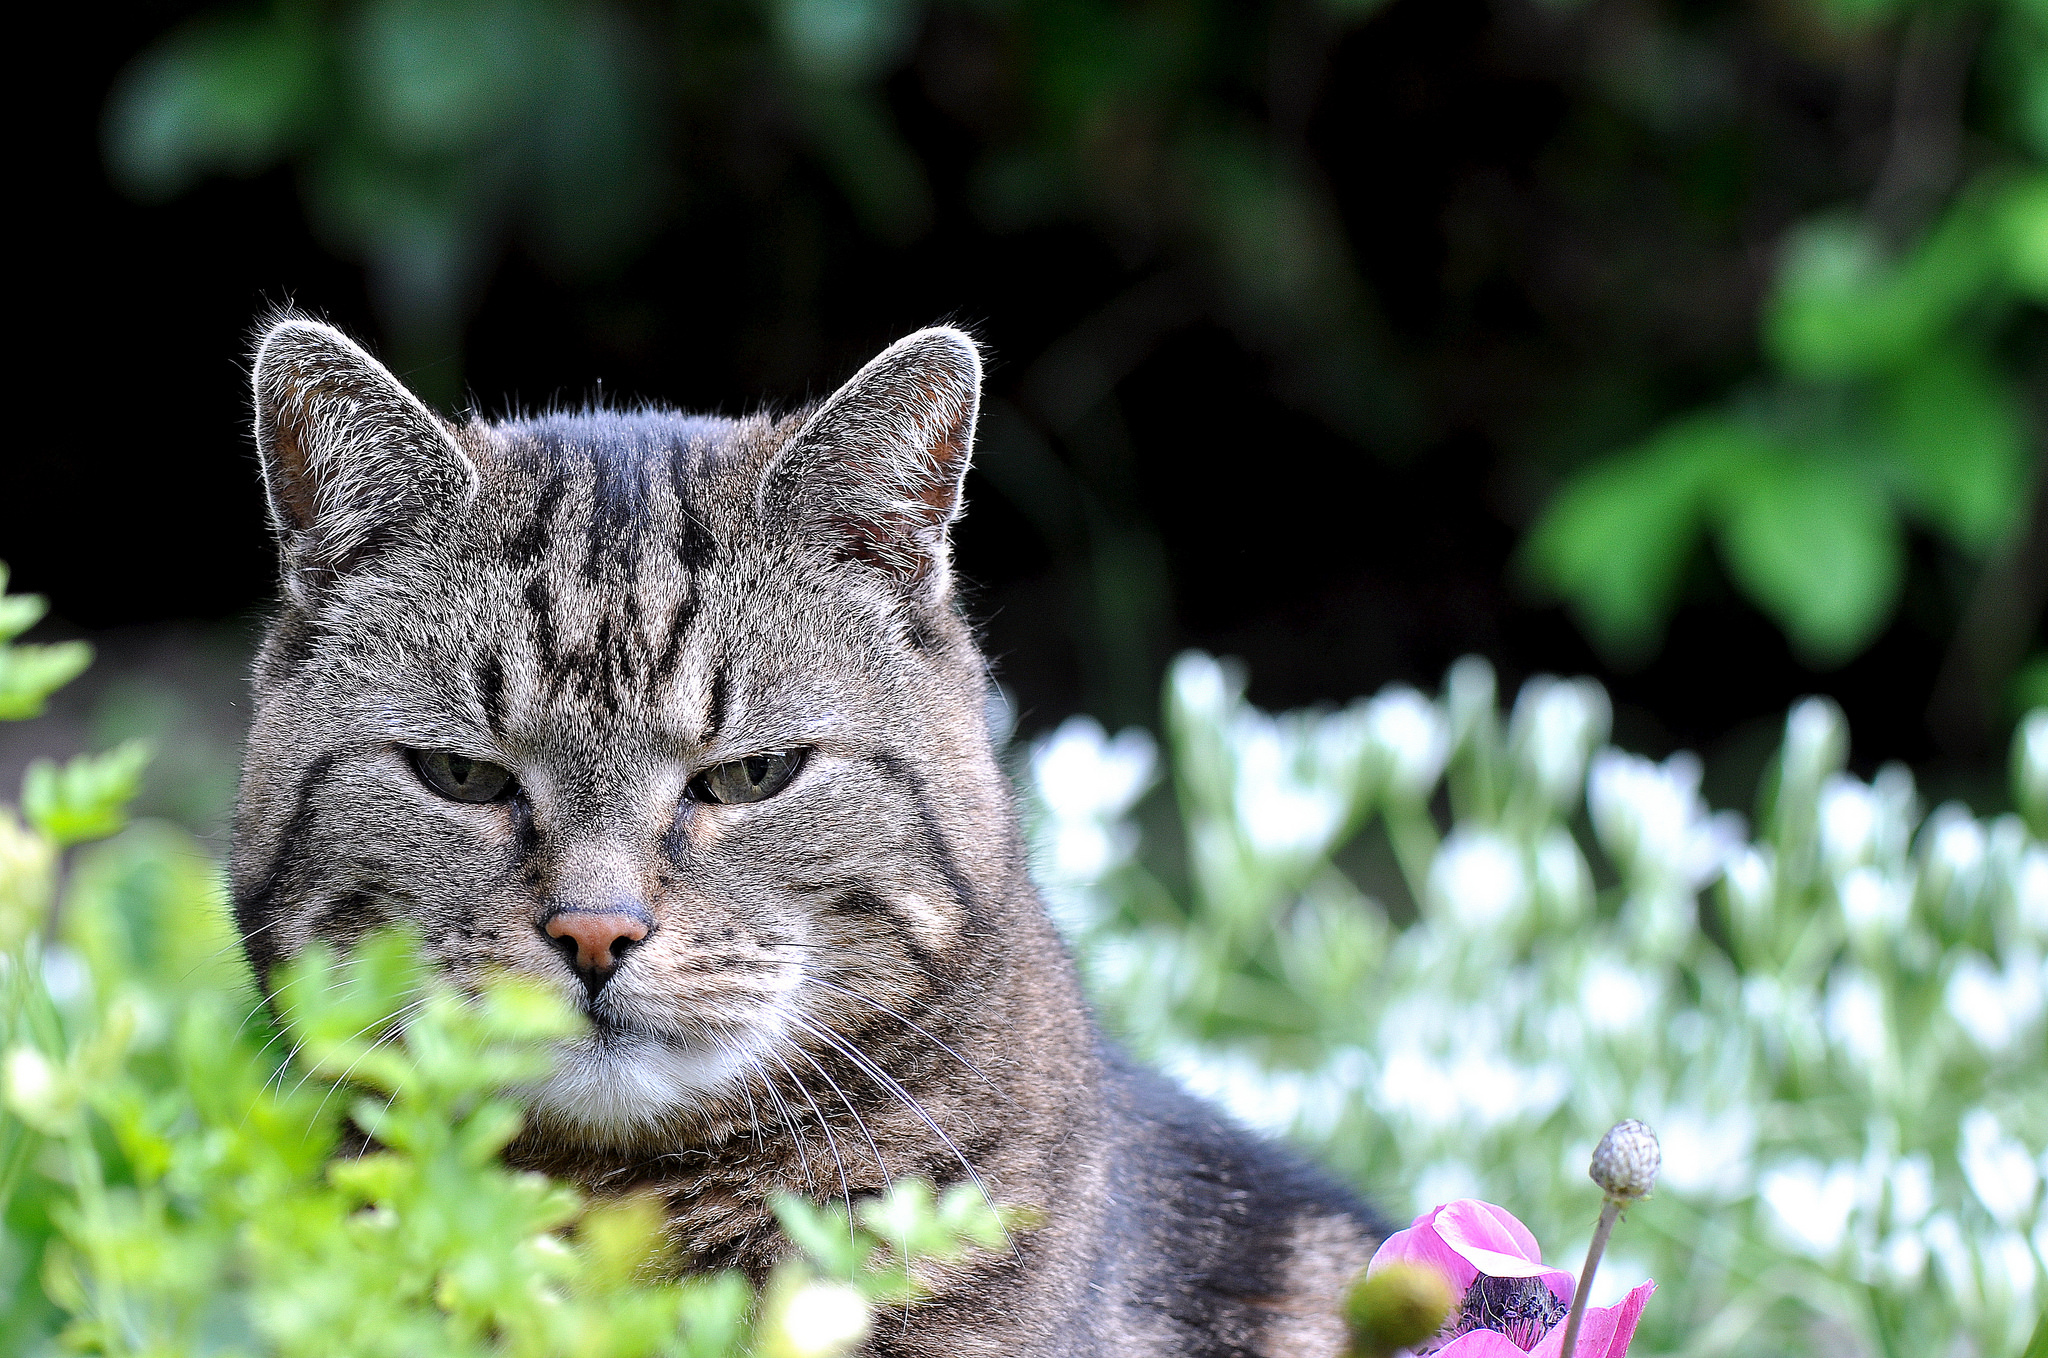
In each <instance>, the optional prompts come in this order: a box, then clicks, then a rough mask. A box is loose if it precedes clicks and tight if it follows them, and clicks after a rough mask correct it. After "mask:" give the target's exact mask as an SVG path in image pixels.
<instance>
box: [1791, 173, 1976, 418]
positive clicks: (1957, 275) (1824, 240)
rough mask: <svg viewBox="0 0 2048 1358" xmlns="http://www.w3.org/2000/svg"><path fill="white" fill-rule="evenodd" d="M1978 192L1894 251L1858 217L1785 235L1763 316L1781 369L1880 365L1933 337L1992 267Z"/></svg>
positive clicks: (1907, 355) (1904, 357)
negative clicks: (1895, 254) (1901, 251)
mask: <svg viewBox="0 0 2048 1358" xmlns="http://www.w3.org/2000/svg"><path fill="white" fill-rule="evenodd" d="M1988 224H1989V222H1988V214H1987V213H1986V211H1985V210H1984V204H1983V201H1982V199H1981V196H1979V197H1974V198H1966V199H1965V200H1964V201H1962V202H1960V203H1958V204H1957V205H1956V206H1955V207H1953V208H1951V209H1950V210H1949V211H1948V213H1947V214H1946V215H1945V216H1944V217H1943V218H1942V219H1941V221H1940V222H1938V223H1937V224H1936V225H1935V227H1934V229H1933V230H1932V231H1930V232H1929V233H1928V234H1927V236H1926V237H1925V238H1924V239H1923V240H1922V241H1921V242H1920V243H1919V244H1918V245H1917V246H1915V247H1914V248H1913V249H1912V250H1910V251H1909V252H1907V253H1906V254H1905V256H1904V257H1902V258H1898V259H1894V258H1892V257H1891V256H1890V255H1889V254H1888V252H1887V251H1886V250H1885V249H1884V247H1883V245H1882V243H1881V242H1880V241H1879V239H1878V237H1877V233H1876V230H1875V228H1874V227H1872V226H1871V225H1870V223H1868V222H1864V221H1859V220H1849V219H1843V218H1828V219H1825V220H1821V221H1817V222H1812V223H1809V224H1808V225H1807V226H1805V227H1803V228H1801V229H1800V230H1798V231H1796V232H1794V233H1792V235H1791V237H1790V241H1789V244H1788V245H1787V248H1786V252H1785V261H1784V265H1783V267H1782V268H1781V269H1780V270H1779V273H1778V280H1777V288H1776V292H1775V294H1774V295H1773V297H1772V298H1771V300H1770V302H1769V303H1768V306H1767V309H1766V312H1765V317H1764V343H1765V346H1766V347H1767V348H1768V349H1769V350H1770V352H1771V354H1772V356H1773V357H1774V358H1775V359H1776V360H1777V361H1778V362H1779V363H1780V364H1782V365H1783V366H1784V367H1785V368H1786V369H1787V370H1788V371H1790V372H1792V373H1794V374H1797V375H1799V376H1802V377H1812V378H1821V379H1830V378H1842V377H1855V376H1861V375H1865V374H1870V373H1877V372H1882V371H1885V370H1887V369H1891V368H1896V367H1898V366H1900V365H1901V364H1903V363H1906V362H1909V361H1912V360H1913V359H1914V358H1915V357H1916V356H1917V355H1919V354H1920V353H1921V352H1922V351H1924V350H1925V349H1927V348H1928V347H1929V346H1930V345H1932V344H1933V343H1935V341H1936V340H1938V339H1939V338H1940V337H1941V335H1942V333H1943V332H1944V331H1945V330H1947V328H1948V327H1949V326H1950V325H1951V324H1953V323H1954V322H1955V320H1956V319H1957V317H1959V316H1960V315H1961V314H1962V312H1963V311H1964V310H1965V309H1966V308H1968V307H1969V306H1971V305H1972V304H1973V303H1975V302H1976V301H1978V299H1979V298H1980V297H1981V296H1983V295H1984V293H1985V291H1986V290H1987V288H1988V287H1989V286H1990V285H1991V284H1992V283H1993V282H1994V281H1995V280H1996V278H1997V277H1998V275H1999V274H2000V273H2001V272H2002V264H2003V261H2002V259H2001V255H2002V254H2003V245H2002V241H2001V240H2000V239H1999V237H1998V235H1997V234H1996V233H1995V232H1993V231H1992V230H1990V229H1987V228H1988Z"/></svg>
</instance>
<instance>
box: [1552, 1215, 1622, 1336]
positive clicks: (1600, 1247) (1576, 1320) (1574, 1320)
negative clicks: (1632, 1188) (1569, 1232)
mask: <svg viewBox="0 0 2048 1358" xmlns="http://www.w3.org/2000/svg"><path fill="white" fill-rule="evenodd" d="M1620 1215H1621V1200H1620V1199H1618V1198H1613V1197H1610V1198H1608V1199H1607V1202H1606V1204H1605V1205H1604V1206H1602V1207H1601V1209H1600V1224H1599V1225H1598V1226H1595V1227H1594V1228H1593V1243H1592V1244H1591V1245H1588V1246H1587V1247H1586V1266H1585V1267H1584V1268H1583V1269H1581V1270H1580V1271H1579V1290H1578V1291H1576V1292H1574V1293H1573V1294H1572V1313H1571V1314H1570V1315H1568V1316H1566V1317H1565V1320H1564V1344H1563V1345H1562V1346H1561V1347H1560V1348H1559V1349H1558V1355H1557V1358H1572V1350H1573V1349H1575V1348H1577V1347H1578V1344H1579V1326H1580V1325H1582V1324H1584V1323H1585V1320H1586V1301H1587V1299H1588V1298H1589V1297H1591V1296H1592V1294H1593V1275H1594V1274H1595V1273H1596V1272H1598V1271H1599V1268H1600V1256H1601V1255H1603V1254H1605V1253H1606V1252H1607V1237H1608V1236H1610V1235H1612V1234H1613V1233H1614V1222H1615V1219H1616V1218H1617V1217H1619V1216H1620Z"/></svg>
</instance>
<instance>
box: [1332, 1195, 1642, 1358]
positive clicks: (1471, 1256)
mask: <svg viewBox="0 0 2048 1358" xmlns="http://www.w3.org/2000/svg"><path fill="white" fill-rule="evenodd" d="M1392 1263H1408V1264H1421V1265H1424V1266H1425V1267H1429V1268H1434V1269H1436V1270H1437V1271H1438V1272H1440V1273H1442V1274H1443V1275H1444V1276H1445V1277H1446V1278H1448V1279H1450V1282H1451V1286H1452V1287H1453V1288H1455V1289H1457V1290H1458V1291H1459V1292H1461V1293H1463V1294H1464V1298H1465V1300H1464V1305H1463V1306H1462V1307H1461V1308H1460V1309H1459V1311H1458V1312H1457V1313H1456V1314H1455V1315H1453V1316H1452V1317H1451V1319H1450V1321H1449V1322H1448V1323H1447V1324H1446V1325H1445V1326H1444V1331H1443V1333H1442V1334H1441V1335H1439V1336H1438V1337H1437V1338H1436V1339H1435V1340H1433V1341H1432V1342H1431V1343H1430V1344H1428V1345H1425V1346H1424V1347H1423V1348H1421V1349H1420V1350H1418V1352H1421V1353H1428V1354H1434V1355H1435V1356H1436V1358H1521V1355H1522V1354H1524V1353H1530V1354H1533V1355H1534V1358H1557V1354H1558V1353H1559V1351H1560V1350H1561V1349H1562V1348H1563V1346H1564V1317H1565V1312H1566V1310H1567V1309H1569V1308H1570V1306H1571V1300H1572V1291H1573V1287H1574V1283H1573V1281H1572V1275H1571V1274H1569V1273H1567V1272H1565V1270H1563V1269H1561V1268H1547V1267H1545V1266H1544V1263H1543V1254H1542V1251H1540V1250H1538V1249H1537V1248H1536V1237H1535V1236H1533V1235H1531V1234H1530V1233H1529V1228H1528V1227H1527V1226H1524V1225H1523V1224H1522V1223H1521V1222H1519V1221H1517V1220H1515V1218H1514V1215H1513V1214H1512V1213H1510V1212H1509V1211H1507V1209H1505V1208H1502V1207H1495V1206H1494V1205H1493V1204H1492V1203H1490V1202H1480V1201H1478V1200H1477V1199H1476V1198H1461V1199H1459V1200H1458V1201H1457V1202H1449V1203H1445V1204H1444V1205H1443V1206H1441V1207H1435V1208H1432V1209H1430V1210H1429V1211H1427V1212H1424V1213H1423V1214H1422V1215H1421V1216H1419V1217H1417V1218H1415V1220H1414V1221H1413V1222H1411V1223H1409V1226H1408V1229H1407V1230H1405V1231H1396V1232H1395V1233H1394V1234H1393V1235H1391V1236H1388V1237H1387V1240H1386V1243H1385V1244H1383V1245H1381V1246H1380V1248H1379V1252H1378V1253H1377V1254H1375V1255H1373V1257H1372V1263H1371V1264H1370V1265H1368V1266H1367V1268H1366V1273H1367V1274H1368V1275H1370V1274H1372V1273H1374V1272H1377V1271H1378V1270H1379V1269H1381V1268H1384V1267H1385V1266H1386V1265H1388V1264H1392ZM1656 1289H1657V1285H1656V1284H1655V1283H1644V1284H1643V1285H1642V1286H1640V1287H1638V1288H1636V1289H1635V1290H1634V1291H1633V1292H1630V1293H1629V1294H1628V1295H1627V1296H1626V1297H1624V1298H1622V1300H1621V1301H1620V1302H1618V1303H1616V1304H1615V1305H1613V1306H1596V1307H1593V1308H1592V1309H1591V1310H1589V1311H1587V1312H1586V1319H1585V1322H1584V1323H1583V1324H1582V1325H1581V1327H1580V1329H1579V1343H1578V1352H1577V1353H1576V1354H1575V1355H1574V1358H1623V1356H1624V1355H1625V1354H1627V1353H1628V1346H1629V1341H1630V1340H1632V1339H1633V1338H1635V1333H1636V1321H1637V1320H1638V1319H1639V1318H1641V1316H1642V1314H1643V1304H1644V1303H1645V1302H1647V1301H1648V1300H1649V1299H1650V1293H1652V1292H1654V1291H1656Z"/></svg>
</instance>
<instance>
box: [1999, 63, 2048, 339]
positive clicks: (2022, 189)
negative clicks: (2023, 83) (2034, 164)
mask: <svg viewBox="0 0 2048 1358" xmlns="http://www.w3.org/2000/svg"><path fill="white" fill-rule="evenodd" d="M2043 77H2044V78H2043V80H2042V82H2041V89H2040V92H2039V97H2040V99H2041V101H2042V103H2043V105H2044V106H2048V70H2044V71H2043ZM1998 225H1999V230H2000V234H2001V236H2002V238H2003V240H2004V244H2005V249H2006V252H2007V261H2006V267H2007V269H2008V270H2009V272H2010V274H2011V277H2012V282H2013V286H2014V287H2016V288H2018V289H2019V290H2020V291H2021V292H2022V293H2024V294H2025V295H2027V296H2028V297H2031V298H2033V299H2034V300H2035V301H2036V302H2041V303H2044V304H2048V175H2043V174H2035V175H2029V176H2027V177H2026V178H2025V179H2022V180H2020V181H2019V182H2018V183H2016V184H2014V185H2012V186H2011V187H2010V188H2009V189H2007V190H2006V193H2005V200H2004V202H2003V204H2002V205H2001V210H2000V213H1999V223H1998Z"/></svg>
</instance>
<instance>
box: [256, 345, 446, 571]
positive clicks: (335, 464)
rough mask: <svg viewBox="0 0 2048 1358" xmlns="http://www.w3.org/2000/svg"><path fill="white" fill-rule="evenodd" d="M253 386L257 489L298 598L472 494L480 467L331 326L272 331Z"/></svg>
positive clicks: (258, 349)
mask: <svg viewBox="0 0 2048 1358" xmlns="http://www.w3.org/2000/svg"><path fill="white" fill-rule="evenodd" d="M253 380H254V385H255V396H256V448H257V452H258V453H259V455H260V456H261V458H262V463H263V490H264V493H265V495H266V496H268V498H269V501H270V521H271V525H272V527H274V528H275V529H276V530H277V539H278V547H279V550H280V552H281V554H282V556H283V558H284V576H285V588H286V589H287V590H289V591H291V592H292V594H293V595H294V596H295V597H298V598H300V599H301V600H302V601H303V600H304V599H305V598H306V597H307V596H308V595H309V594H310V593H311V592H316V591H317V589H318V587H319V585H320V583H321V582H323V581H325V580H331V579H332V578H334V577H335V576H337V575H340V574H344V573H346V572H347V571H349V570H350V569H352V568H354V567H355V566H357V565H359V564H361V563H362V562H363V561H364V560H365V559H367V558H368V557H369V556H371V555H373V554H374V553H375V551H376V549H377V547H378V546H379V545H380V544H381V543H382V542H384V541H385V540H387V539H388V538H389V537H390V536H391V535H392V534H393V533H394V532H396V531H398V530H399V529H402V528H404V527H405V526H407V525H409V524H411V523H414V522H417V521H419V520H421V519H423V518H425V517H427V516H429V515H444V514H451V513H454V512H455V511H457V510H459V509H460V508H461V507H462V506H463V505H465V504H466V503H468V501H469V499H470V497H471V496H472V495H474V494H475V492H476V484H477V473H476V466H475V464H474V463H472V462H471V461H470V460H469V458H467V457H466V456H464V455H463V452H462V450H461V449H460V448H458V447H456V446H455V440H454V439H453V438H452V437H450V435H449V433H448V430H447V427H446V426H444V425H443V424H442V423H441V421H440V420H439V419H437V418H436V417H435V415H434V412H433V411H431V410H429V409H427V407H426V405H425V404H424V403H422V402H421V401H420V399H419V398H418V397H417V396H414V395H413V394H412V393H411V392H409V391H407V390H406V389H405V387H404V385H403V384H402V383H400V382H399V380H398V379H397V378H395V377H393V376H392V375H391V373H390V371H389V370H388V369H387V368H385V366H384V365H383V364H381V363H379V362H378V361H377V360H376V359H374V358H372V357H370V355H369V354H368V353H366V352H364V350H363V349H362V347H361V346H360V345H358V344H356V343H355V341H353V340H351V339H349V338H348V336H346V335H344V334H342V333H341V332H340V331H339V330H336V329H335V328H334V327H333V326H330V325H322V324H321V323H320V322H318V321H311V320H306V319H304V318H303V317H296V316H293V317H286V318H284V319H282V320H279V321H277V322H275V323H273V324H272V325H271V326H270V327H269V328H268V329H267V330H266V331H265V332H264V334H263V338H262V339H261V340H260V341H259V342H258V343H257V346H256V362H255V370H254V373H253Z"/></svg>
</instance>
